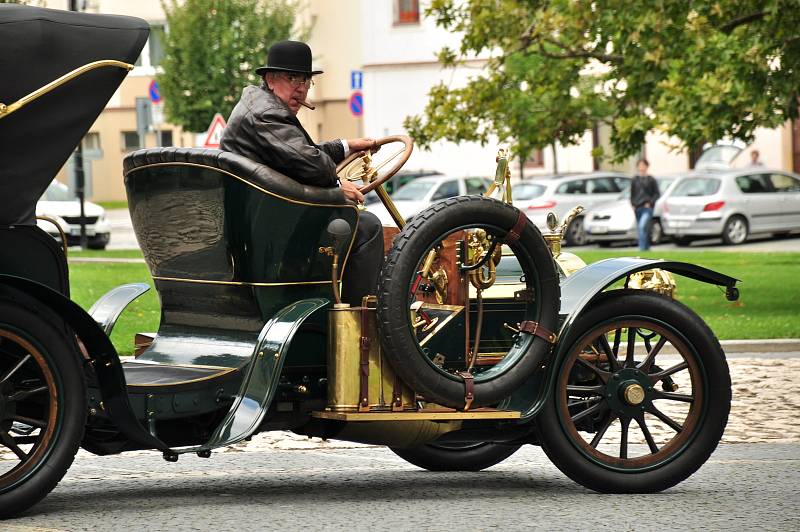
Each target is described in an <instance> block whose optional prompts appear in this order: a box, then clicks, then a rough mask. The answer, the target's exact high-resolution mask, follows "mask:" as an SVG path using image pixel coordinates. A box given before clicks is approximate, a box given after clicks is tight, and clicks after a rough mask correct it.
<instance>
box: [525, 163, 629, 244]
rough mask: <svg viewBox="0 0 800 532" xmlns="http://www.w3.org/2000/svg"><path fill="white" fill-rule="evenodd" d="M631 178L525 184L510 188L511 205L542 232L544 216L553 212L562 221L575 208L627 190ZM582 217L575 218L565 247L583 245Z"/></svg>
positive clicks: (606, 175)
mask: <svg viewBox="0 0 800 532" xmlns="http://www.w3.org/2000/svg"><path fill="white" fill-rule="evenodd" d="M630 184H631V178H630V176H627V175H625V174H620V173H616V172H592V173H589V174H569V175H564V176H554V177H551V178H547V179H535V180H532V181H525V182H523V183H520V184H518V185H516V186H515V187H514V188H513V199H514V205H515V206H516V207H517V208H519V209H520V210H521V211H523V212H524V213H525V214H527V215H528V218H530V220H531V221H532V222H533V223H534V224H536V226H537V227H538V228H539V229H540V230H542V231H545V230H547V213H549V212H554V213H555V214H556V216H558V219H559V220H561V219H563V218H564V216H565V215H566V214H567V213H568V212H569V211H570V210H571V209H572V208H573V207H575V206H577V205H583V206H584V208H586V209H587V210H589V209H591V208H593V207H594V206H595V205H599V204H601V203H604V202H606V201H609V200H613V199H615V198H617V196H619V193H620V192H622V191H623V190H626V189H627V188H628V187H630ZM583 219H584V217H583V216H578V217H577V218H575V219H574V220H573V221H572V223H571V224H570V226H569V227H568V228H567V232H566V235H565V237H564V239H565V241H566V243H567V245H570V246H579V245H582V244H585V243H586V232H585V231H584V229H583Z"/></svg>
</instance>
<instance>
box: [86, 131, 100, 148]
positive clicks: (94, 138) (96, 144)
mask: <svg viewBox="0 0 800 532" xmlns="http://www.w3.org/2000/svg"><path fill="white" fill-rule="evenodd" d="M83 151H84V152H99V151H100V133H97V132H95V131H92V132H91V133H87V134H86V135H84V136H83Z"/></svg>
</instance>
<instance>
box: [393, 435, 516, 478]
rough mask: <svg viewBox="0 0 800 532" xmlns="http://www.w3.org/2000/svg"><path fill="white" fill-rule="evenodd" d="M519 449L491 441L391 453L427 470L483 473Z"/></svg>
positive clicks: (437, 445) (440, 445) (422, 446)
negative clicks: (482, 471)
mask: <svg viewBox="0 0 800 532" xmlns="http://www.w3.org/2000/svg"><path fill="white" fill-rule="evenodd" d="M520 447H522V446H521V445H505V444H500V443H491V442H478V443H459V444H455V443H448V444H441V443H429V444H426V445H420V446H419V447H413V448H411V449H392V452H394V453H395V454H396V455H397V456H399V457H400V458H402V459H403V460H405V461H406V462H408V463H410V464H414V465H415V466H417V467H421V468H422V469H427V470H428V471H481V470H483V469H486V468H489V467H492V466H493V465H496V464H499V463H500V462H502V461H503V460H505V459H506V458H508V457H509V456H511V455H512V454H514V453H515V452H517V451H518V450H519V448H520Z"/></svg>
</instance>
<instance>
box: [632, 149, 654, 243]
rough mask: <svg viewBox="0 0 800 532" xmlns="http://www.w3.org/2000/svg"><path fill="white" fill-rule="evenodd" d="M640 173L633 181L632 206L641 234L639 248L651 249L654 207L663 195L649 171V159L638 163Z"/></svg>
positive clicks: (638, 230) (639, 233) (640, 160)
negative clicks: (651, 223) (651, 224)
mask: <svg viewBox="0 0 800 532" xmlns="http://www.w3.org/2000/svg"><path fill="white" fill-rule="evenodd" d="M636 167H637V169H638V174H637V175H636V176H634V178H633V182H632V183H631V206H632V207H633V211H634V213H636V228H637V232H638V235H639V249H640V250H642V251H647V250H648V249H650V222H651V221H652V219H653V207H654V206H655V204H656V201H657V200H658V198H659V197H660V196H661V193H660V192H659V190H658V183H657V182H656V180H655V179H654V178H653V176H651V175H650V174H648V173H647V170H648V168H650V163H649V162H647V159H644V158H643V159H639V162H638V163H636Z"/></svg>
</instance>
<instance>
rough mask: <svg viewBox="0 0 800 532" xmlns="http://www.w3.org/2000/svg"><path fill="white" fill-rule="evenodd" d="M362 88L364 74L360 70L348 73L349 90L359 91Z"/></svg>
mask: <svg viewBox="0 0 800 532" xmlns="http://www.w3.org/2000/svg"><path fill="white" fill-rule="evenodd" d="M363 88H364V73H363V72H362V71H360V70H351V71H350V90H351V91H360V90H361V89H363Z"/></svg>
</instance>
